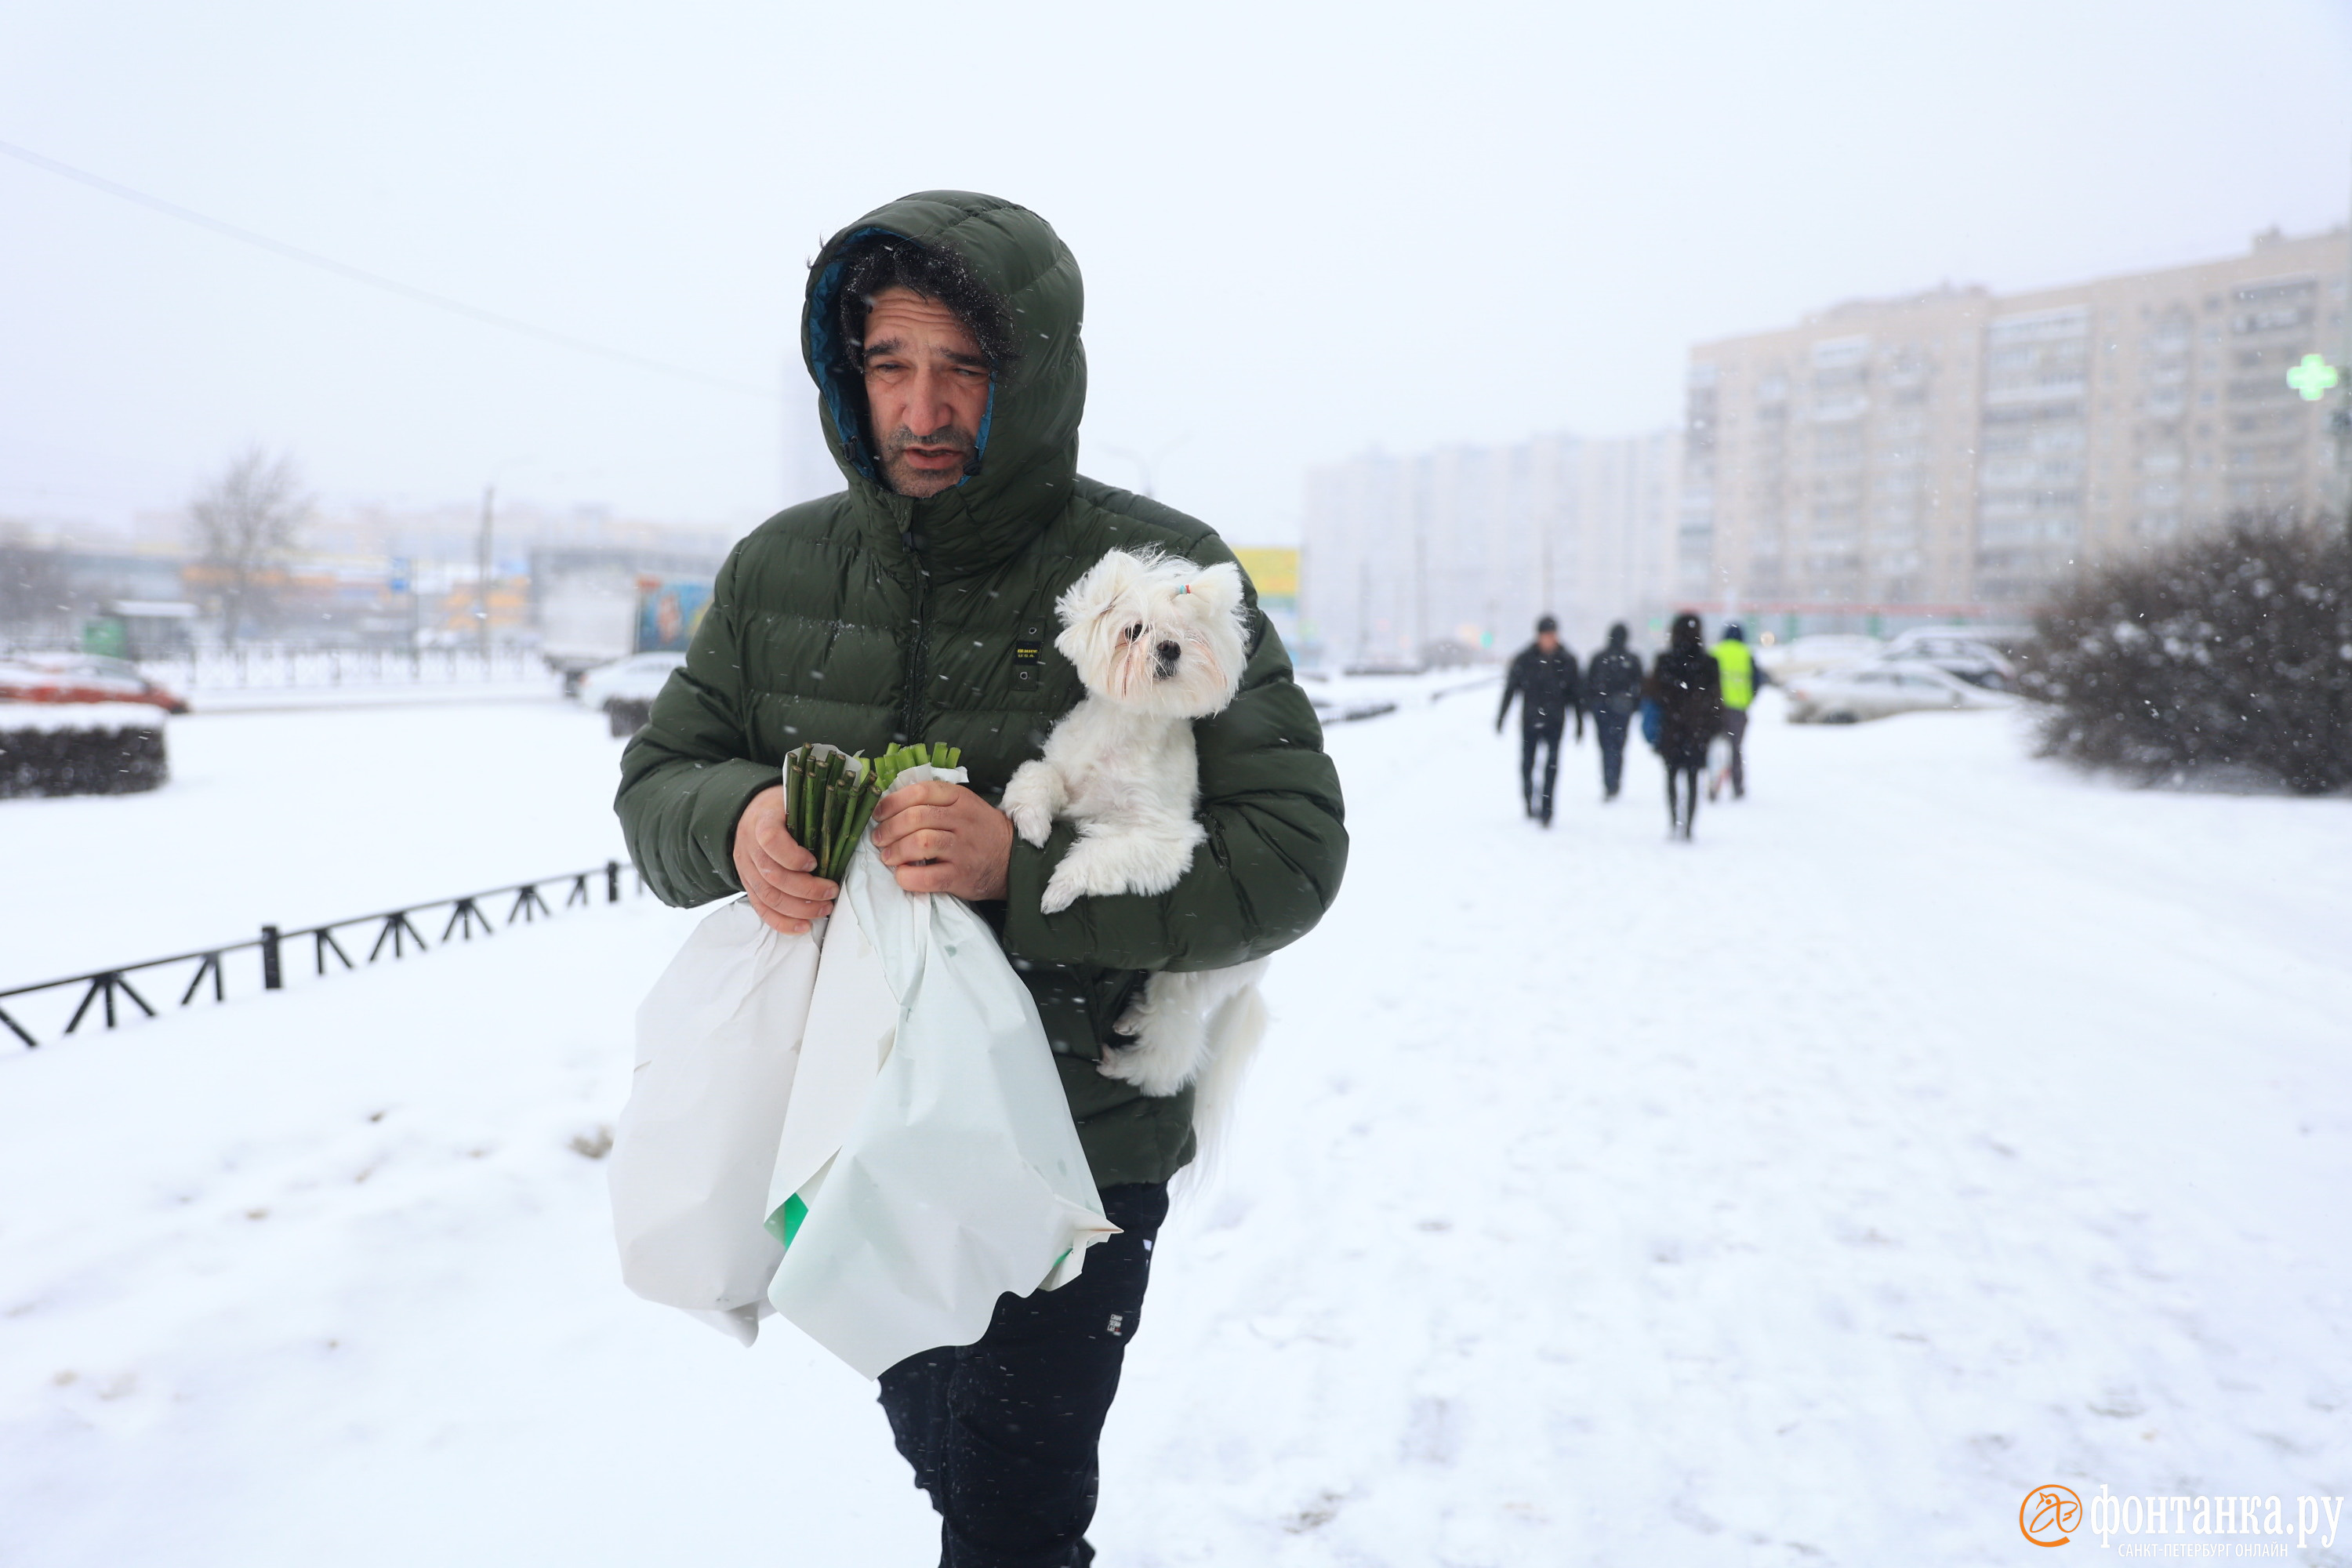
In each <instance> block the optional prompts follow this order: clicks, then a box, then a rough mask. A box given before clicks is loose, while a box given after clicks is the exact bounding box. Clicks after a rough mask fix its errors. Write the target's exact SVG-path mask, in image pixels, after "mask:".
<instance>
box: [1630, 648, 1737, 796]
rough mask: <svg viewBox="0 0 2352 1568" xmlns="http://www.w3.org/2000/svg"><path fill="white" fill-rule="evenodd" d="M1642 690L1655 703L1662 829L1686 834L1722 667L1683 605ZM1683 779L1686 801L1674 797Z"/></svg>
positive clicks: (1712, 728) (1717, 723) (1714, 729)
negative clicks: (1662, 789)
mask: <svg viewBox="0 0 2352 1568" xmlns="http://www.w3.org/2000/svg"><path fill="white" fill-rule="evenodd" d="M1642 695H1643V696H1644V697H1647V698H1649V699H1650V700H1653V701H1654V702H1655V703H1657V705H1658V755H1659V757H1660V758H1661V759H1662V760H1663V761H1664V763H1665V764H1666V832H1667V834H1668V836H1669V837H1676V836H1679V837H1683V838H1688V837H1690V836H1691V829H1692V827H1693V826H1696V823H1697V820H1698V775H1699V774H1700V773H1705V772H1706V747H1707V742H1710V741H1712V740H1714V739H1715V737H1716V735H1717V733H1718V732H1720V731H1722V729H1723V668H1722V667H1721V666H1720V665H1718V664H1717V663H1716V662H1715V656H1714V655H1713V654H1711V653H1709V652H1707V651H1706V647H1704V646H1703V645H1702V644H1701V643H1700V640H1699V627H1698V617H1697V616H1695V615H1692V614H1691V613H1690V612H1689V611H1687V610H1685V611H1684V612H1683V613H1682V614H1681V615H1679V616H1675V619H1674V624H1673V625H1672V626H1669V627H1668V628H1667V630H1666V651H1665V652H1664V653H1662V654H1660V655H1659V656H1658V662H1657V663H1656V664H1654V665H1653V666H1651V667H1650V679H1648V680H1646V681H1645V682H1643V686H1642ZM1676 784H1685V785H1687V788H1686V790H1685V795H1686V796H1687V801H1688V804H1686V805H1685V804H1679V803H1678V802H1677V801H1676V799H1675V786H1676Z"/></svg>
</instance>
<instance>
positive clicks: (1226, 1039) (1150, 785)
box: [1002, 550, 1266, 1149]
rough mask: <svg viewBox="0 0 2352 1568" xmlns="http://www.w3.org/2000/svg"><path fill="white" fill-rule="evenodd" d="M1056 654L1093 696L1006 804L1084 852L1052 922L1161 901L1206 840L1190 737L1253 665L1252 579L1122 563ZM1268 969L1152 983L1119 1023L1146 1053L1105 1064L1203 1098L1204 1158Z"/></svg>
mask: <svg viewBox="0 0 2352 1568" xmlns="http://www.w3.org/2000/svg"><path fill="white" fill-rule="evenodd" d="M1054 608H1055V614H1057V615H1058V616H1060V617H1061V621H1062V628H1063V629H1062V633H1061V635H1060V636H1059V637H1056V638H1055V639H1054V646H1055V647H1057V648H1059V649H1060V650H1061V651H1062V654H1063V656H1064V657H1065V658H1068V659H1069V661H1070V662H1071V663H1072V664H1073V665H1075V666H1076V667H1077V671H1078V679H1080V680H1081V681H1083V682H1085V684H1086V688H1087V695H1086V699H1085V700H1083V701H1081V702H1080V703H1079V704H1078V705H1077V706H1076V708H1074V709H1072V710H1070V711H1069V713H1068V714H1066V716H1065V717H1064V718H1063V719H1062V721H1060V722H1059V723H1057V724H1055V726H1054V731H1053V733H1052V734H1051V735H1049V736H1047V737H1046V740H1045V753H1044V755H1043V756H1042V757H1040V758H1039V759H1038V760H1037V761H1035V762H1033V763H1024V764H1023V765H1022V767H1021V769H1020V771H1019V772H1017V773H1014V774H1013V779H1012V782H1011V783H1009V784H1006V785H1005V788H1004V796H1003V802H1002V805H1003V810H1004V814H1005V815H1006V816H1009V817H1011V818H1012V819H1013V827H1014V829H1015V830H1016V831H1017V832H1019V834H1020V835H1021V837H1024V838H1025V839H1027V840H1028V841H1029V842H1030V843H1032V844H1035V845H1040V846H1042V845H1044V844H1045V841H1046V839H1047V837H1049V836H1050V835H1051V834H1052V832H1053V826H1054V819H1055V817H1057V816H1062V817H1067V818H1068V819H1069V820H1071V821H1072V822H1075V823H1076V824H1077V828H1078V837H1077V841H1076V843H1075V844H1073V845H1072V846H1071V847H1070V850H1069V853H1068V854H1066V855H1065V856H1064V857H1063V858H1062V863H1061V864H1060V865H1059V866H1057V867H1055V869H1054V875H1053V876H1052V877H1051V878H1050V879H1048V880H1047V881H1046V884H1045V897H1044V899H1043V900H1041V907H1042V908H1043V909H1044V910H1045V912H1046V913H1047V914H1053V913H1055V912H1056V911H1058V910H1065V909H1067V908H1068V907H1069V906H1070V905H1071V904H1072V903H1073V902H1074V901H1076V900H1078V899H1081V898H1087V897H1096V896H1100V895H1104V894H1112V893H1164V892H1166V891H1167V890H1168V889H1171V888H1173V887H1174V886H1175V885H1176V883H1177V881H1178V879H1180V878H1181V877H1182V876H1183V875H1184V872H1185V870H1186V868H1189V867H1190V866H1191V865H1192V853H1193V851H1194V850H1196V849H1198V848H1199V847H1200V846H1201V844H1202V841H1203V840H1204V839H1206V837H1208V834H1207V831H1206V829H1204V828H1203V827H1202V826H1201V823H1200V819H1199V817H1198V816H1196V815H1195V813H1196V810H1197V808H1198V807H1199V805H1200V800H1201V780H1200V760H1199V757H1198V754H1197V753H1196V752H1194V750H1193V746H1192V721H1194V720H1195V719H1205V718H1208V717H1209V716H1210V715H1212V714H1214V713H1219V712H1222V711H1223V710H1224V708H1225V705H1226V704H1227V703H1229V702H1231V701H1232V700H1234V693H1235V692H1236V691H1238V690H1239V689H1241V676H1242V667H1243V665H1244V663H1245V662H1246V661H1247V657H1248V653H1247V638H1246V623H1245V621H1244V613H1245V611H1244V603H1243V599H1242V575H1241V572H1240V570H1239V568H1237V567H1235V566H1234V565H1233V563H1230V562H1220V563H1217V564H1216V565H1213V566H1209V567H1202V566H1197V565H1195V564H1193V563H1192V562H1190V561H1185V560H1182V559H1180V558H1178V557H1174V556H1166V555H1160V554H1156V553H1152V552H1129V551H1124V550H1114V551H1112V552H1109V553H1108V554H1107V555H1105V556H1104V557H1103V558H1102V559H1101V560H1100V561H1098V562H1097V563H1095V564H1094V565H1093V566H1092V567H1090V568H1088V569H1087V574H1085V575H1084V576H1082V577H1080V578H1079V579H1078V580H1077V582H1076V583H1075V584H1072V585H1071V587H1070V589H1069V591H1068V592H1067V593H1065V594H1064V595H1062V596H1061V598H1060V599H1059V600H1058V601H1057V602H1056V603H1055V606H1054ZM1265 969H1266V961H1265V960H1264V959H1258V960H1255V961H1254V962H1252V963H1243V964H1236V965H1234V967H1232V968H1230V969H1216V970H1205V971H1200V972H1196V973H1159V974H1155V975H1153V976H1152V977H1151V982H1150V985H1149V987H1148V988H1147V989H1146V991H1145V993H1144V994H1143V996H1142V998H1141V999H1140V1000H1139V1001H1138V1002H1137V1003H1136V1005H1134V1006H1133V1007H1132V1008H1130V1009H1129V1011H1128V1013H1127V1015H1126V1016H1124V1017H1122V1018H1121V1019H1120V1020H1119V1021H1118V1025H1117V1028H1118V1032H1119V1033H1121V1034H1125V1035H1133V1036H1134V1037H1136V1041H1135V1044H1134V1045H1132V1046H1129V1047H1124V1048H1122V1049H1119V1050H1116V1051H1114V1052H1112V1053H1111V1055H1110V1057H1109V1058H1108V1059H1107V1060H1106V1061H1105V1062H1104V1063H1103V1064H1102V1071H1103V1072H1104V1073H1105V1074H1106V1075H1107V1076H1108V1077H1111V1078H1115V1079H1121V1080H1123V1081H1125V1082H1128V1083H1132V1084H1134V1085H1135V1086H1136V1087H1137V1088H1139V1089H1142V1090H1143V1091H1144V1092H1145V1093H1146V1094H1152V1095H1169V1094H1174V1093H1175V1092H1176V1091H1177V1090H1179V1089H1182V1088H1183V1087H1184V1086H1185V1085H1186V1084H1188V1083H1197V1085H1198V1087H1197V1089H1196V1090H1195V1092H1194V1095H1193V1125H1194V1128H1195V1131H1196V1132H1197V1134H1198V1136H1199V1139H1200V1141H1201V1142H1202V1146H1203V1148H1204V1149H1205V1148H1206V1147H1207V1146H1208V1145H1209V1144H1210V1143H1211V1142H1213V1140H1214V1139H1215V1138H1216V1136H1217V1134H1218V1133H1220V1132H1221V1131H1223V1123H1224V1120H1225V1118H1226V1116H1227V1115H1228V1114H1229V1113H1230V1111H1231V1110H1232V1105H1233V1100H1234V1091H1235V1090H1236V1089H1238V1087H1239V1084H1240V1079H1241V1076H1242V1073H1243V1070H1244V1068H1246V1066H1247V1065H1248V1060H1249V1058H1250V1056H1251V1055H1252V1053H1254V1052H1255V1049H1256V1047H1257V1043H1258V1040H1259V1038H1260V1037H1262V1036H1263V1035H1264V1033H1265V1003H1264V1002H1263V1001H1262V1000H1261V999H1260V998H1259V996H1258V993H1257V982H1258V980H1259V978H1260V976H1262V975H1263V974H1264V973H1265Z"/></svg>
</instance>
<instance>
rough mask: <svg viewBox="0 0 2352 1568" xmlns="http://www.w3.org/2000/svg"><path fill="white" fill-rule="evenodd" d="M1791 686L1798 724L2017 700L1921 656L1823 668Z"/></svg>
mask: <svg viewBox="0 0 2352 1568" xmlns="http://www.w3.org/2000/svg"><path fill="white" fill-rule="evenodd" d="M1785 689H1786V692H1787V694H1788V699H1789V721H1790V723H1792V724H1854V723H1859V722H1861V721H1863V720H1864V719H1884V718H1886V717H1887V716H1888V715H1890V714H1895V713H1917V712H1925V711H1927V710H1932V709H1938V708H1941V709H1951V708H2006V707H2008V706H2010V704H2011V699H2010V698H2008V697H2006V696H2004V695H2003V694H2001V693H2000V692H1998V691H1992V690H1989V689H1986V688H1984V687H1981V686H1971V685H1969V683H1968V682H1967V681H1965V680H1962V679H1960V678H1959V677H1958V676H1956V675H1948V674H1947V673H1945V672H1944V671H1943V670H1940V669H1937V668H1936V667H1935V666H1934V665H1932V664H1928V663H1927V662H1926V661H1924V660H1921V659H1900V660H1887V661H1884V662H1881V663H1878V664H1864V665H1853V666H1850V667H1848V668H1844V669H1825V670H1821V671H1818V672H1816V673H1814V674H1811V675H1801V676H1799V677H1797V678H1796V679H1793V680H1790V681H1788V682H1786V683H1785Z"/></svg>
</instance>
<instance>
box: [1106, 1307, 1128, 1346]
mask: <svg viewBox="0 0 2352 1568" xmlns="http://www.w3.org/2000/svg"><path fill="white" fill-rule="evenodd" d="M1126 1325H1127V1314H1126V1313H1125V1312H1113V1313H1112V1314H1111V1315H1110V1334H1111V1338H1113V1339H1117V1338H1118V1331H1119V1330H1120V1329H1122V1328H1124V1327H1126Z"/></svg>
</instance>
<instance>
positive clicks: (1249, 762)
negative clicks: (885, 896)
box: [1003, 616, 1348, 969]
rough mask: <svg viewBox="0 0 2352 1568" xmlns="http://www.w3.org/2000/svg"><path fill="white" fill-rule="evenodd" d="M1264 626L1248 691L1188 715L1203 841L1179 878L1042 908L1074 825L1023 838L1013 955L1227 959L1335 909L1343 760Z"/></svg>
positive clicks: (1183, 963)
mask: <svg viewBox="0 0 2352 1568" xmlns="http://www.w3.org/2000/svg"><path fill="white" fill-rule="evenodd" d="M1259 627H1260V636H1259V639H1258V643H1257V647H1256V651H1255V653H1254V654H1253V655H1252V656H1251V658H1250V662H1249V668H1248V669H1247V670H1246V671H1245V672H1244V676H1243V679H1242V688H1241V692H1240V695H1238V696H1237V697H1235V698H1234V700H1233V702H1232V704H1231V705H1230V706H1229V707H1227V708H1226V709H1225V710H1224V711H1223V712H1222V713H1219V714H1218V715H1216V717H1214V718H1213V719H1204V720H1201V721H1198V722H1197V723H1195V724H1194V725H1193V729H1192V735H1193V741H1194V742H1195V744H1196V747H1197V749H1198V751H1199V753H1200V767H1201V812H1200V815H1201V820H1202V824H1203V825H1204V826H1206V827H1207V829H1208V834H1209V838H1208V842H1207V843H1205V844H1203V845H1202V847H1200V848H1199V849H1198V850H1197V851H1195V852H1194V854H1193V857H1192V868H1190V869H1189V870H1187V871H1186V872H1185V873H1184V876H1183V879H1181V881H1179V882H1178V883H1177V884H1176V886H1175V887H1174V888H1173V889H1170V890H1169V891H1168V892H1165V893H1160V894H1158V895H1153V896H1145V895H1139V894H1118V895H1113V896H1108V897H1103V898H1089V899H1080V900H1077V901H1076V903H1074V904H1072V905H1071V906H1070V907H1069V908H1068V909H1066V910H1062V911H1061V912H1060V913H1058V914H1053V915H1048V914H1045V913H1044V912H1042V911H1041V910H1040V909H1039V908H1038V904H1039V901H1040V900H1042V899H1043V897H1044V895H1045V883H1046V881H1047V879H1049V878H1051V877H1052V876H1053V874H1054V868H1055V866H1057V865H1059V864H1060V863H1061V858H1062V857H1063V856H1064V855H1065V854H1066V853H1067V852H1068V850H1069V847H1070V843H1071V839H1072V838H1073V837H1074V832H1073V829H1072V828H1071V826H1070V825H1069V824H1068V823H1066V822H1061V823H1056V824H1055V826H1054V836H1053V837H1051V838H1050V839H1048V840H1047V841H1046V843H1045V847H1042V848H1039V847H1034V846H1032V845H1030V844H1029V843H1027V842H1026V841H1024V840H1022V839H1019V838H1015V839H1014V840H1013V863H1012V868H1011V877H1010V879H1009V881H1010V885H1009V887H1008V889H1007V893H1006V900H1005V917H1004V936H1003V941H1004V951H1005V952H1007V953H1008V954H1010V955H1011V956H1012V957H1013V958H1014V959H1016V960H1022V959H1026V960H1029V961H1032V962H1034V963H1076V964H1088V965H1093V966H1096V967H1099V968H1104V969H1223V968H1225V967H1227V966H1228V965H1231V964H1235V963H1245V962H1247V961H1248V960H1250V959H1253V958H1258V957H1262V956H1264V955H1265V954H1266V953H1269V952H1274V951H1275V950H1276V949H1277V948H1280V947H1283V946H1286V945H1287V944H1288V943H1290V942H1295V941H1297V939H1298V938H1299V937H1301V936H1304V935H1306V934H1307V931H1310V930H1312V929H1313V927H1314V925H1315V923H1316V921H1318V920H1320V919H1322V917H1323V911H1324V910H1328V909H1329V908H1330V907H1331V900H1333V899H1334V898H1336V897H1338V895H1339V879H1340V876H1341V873H1342V872H1343V871H1344V870H1345V869H1346V867H1347V862H1348V832H1347V828H1346V826H1344V823H1343V815H1344V812H1343V806H1342V804H1341V801H1340V798H1339V771H1338V770H1337V769H1336V768H1334V767H1333V766H1332V765H1331V759H1330V758H1329V757H1328V756H1326V755H1324V753H1323V731H1322V726H1321V725H1320V724H1318V722H1317V721H1316V719H1315V710H1314V707H1313V705H1312V704H1311V703H1309V702H1308V701H1307V694H1306V693H1305V692H1303V691H1301V690H1300V689H1298V684H1297V681H1295V680H1293V679H1291V674H1290V656H1289V655H1288V654H1287V653H1286V652H1285V651H1284V649H1283V647H1282V639H1281V638H1280V637H1277V636H1276V634H1275V631H1274V628H1273V627H1272V626H1268V625H1266V624H1265V620H1264V617H1263V616H1260V617H1259Z"/></svg>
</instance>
